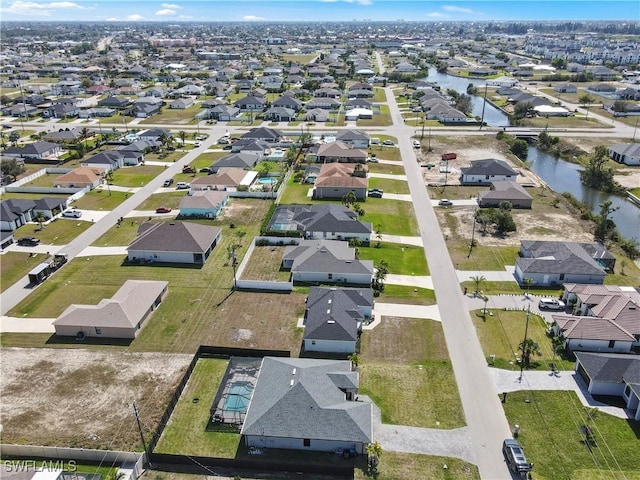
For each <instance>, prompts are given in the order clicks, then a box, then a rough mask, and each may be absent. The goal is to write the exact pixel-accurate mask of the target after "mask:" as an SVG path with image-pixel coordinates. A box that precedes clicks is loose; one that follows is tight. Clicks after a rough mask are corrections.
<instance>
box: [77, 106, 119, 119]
mask: <svg viewBox="0 0 640 480" xmlns="http://www.w3.org/2000/svg"><path fill="white" fill-rule="evenodd" d="M116 112H117V110H116V109H115V108H83V109H81V110H80V113H78V117H79V118H99V117H102V118H104V117H111V116H112V115H115V114H116Z"/></svg>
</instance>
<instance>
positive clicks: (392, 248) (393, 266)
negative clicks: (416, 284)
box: [358, 242, 429, 275]
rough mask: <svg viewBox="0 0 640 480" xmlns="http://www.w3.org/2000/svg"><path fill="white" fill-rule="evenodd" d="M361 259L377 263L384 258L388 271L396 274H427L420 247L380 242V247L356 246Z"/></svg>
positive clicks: (425, 262) (422, 250)
mask: <svg viewBox="0 0 640 480" xmlns="http://www.w3.org/2000/svg"><path fill="white" fill-rule="evenodd" d="M358 252H359V254H360V259H361V260H373V263H374V264H375V265H377V264H378V263H380V260H384V261H385V262H387V265H389V273H394V274H397V275H429V270H428V269H427V261H426V259H425V257H424V249H423V248H422V247H414V246H410V245H402V244H399V243H387V242H381V243H380V247H379V248H376V247H375V246H371V247H364V246H360V247H358Z"/></svg>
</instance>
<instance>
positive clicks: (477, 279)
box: [471, 275, 486, 295]
mask: <svg viewBox="0 0 640 480" xmlns="http://www.w3.org/2000/svg"><path fill="white" fill-rule="evenodd" d="M471 280H472V281H473V282H475V284H476V289H475V290H474V294H475V295H478V291H479V290H480V282H484V281H485V280H486V278H485V277H484V276H483V275H475V276H473V277H471Z"/></svg>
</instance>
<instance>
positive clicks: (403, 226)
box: [361, 198, 418, 237]
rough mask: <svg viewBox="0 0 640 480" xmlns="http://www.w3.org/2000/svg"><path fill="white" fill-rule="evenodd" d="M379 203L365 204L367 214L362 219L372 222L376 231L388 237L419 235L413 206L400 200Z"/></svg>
mask: <svg viewBox="0 0 640 480" xmlns="http://www.w3.org/2000/svg"><path fill="white" fill-rule="evenodd" d="M378 200H381V201H377V202H375V203H374V202H365V204H364V206H363V208H364V209H365V210H366V214H365V215H364V216H363V217H362V218H361V219H362V220H363V221H365V222H371V224H372V225H373V229H374V230H375V231H380V232H381V233H383V234H387V235H405V236H409V237H410V236H415V235H417V234H418V222H417V220H416V217H415V214H414V211H413V204H412V203H410V202H402V201H399V200H385V199H384V198H382V199H378Z"/></svg>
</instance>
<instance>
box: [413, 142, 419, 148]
mask: <svg viewBox="0 0 640 480" xmlns="http://www.w3.org/2000/svg"><path fill="white" fill-rule="evenodd" d="M413 148H420V141H419V140H414V141H413Z"/></svg>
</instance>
